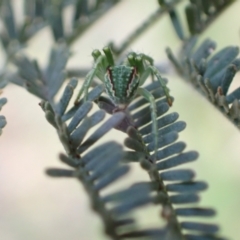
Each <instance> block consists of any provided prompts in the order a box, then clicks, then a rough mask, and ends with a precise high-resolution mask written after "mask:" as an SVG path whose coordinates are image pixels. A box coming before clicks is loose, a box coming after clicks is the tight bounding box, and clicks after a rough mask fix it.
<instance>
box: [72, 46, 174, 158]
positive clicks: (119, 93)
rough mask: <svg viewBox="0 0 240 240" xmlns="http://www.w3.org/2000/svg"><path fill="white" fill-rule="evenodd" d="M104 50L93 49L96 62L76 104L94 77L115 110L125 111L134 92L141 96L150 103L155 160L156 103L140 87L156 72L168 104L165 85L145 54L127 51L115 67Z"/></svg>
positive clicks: (85, 97)
mask: <svg viewBox="0 0 240 240" xmlns="http://www.w3.org/2000/svg"><path fill="white" fill-rule="evenodd" d="M103 53H104V54H102V53H101V52H100V51H99V50H94V51H93V52H92V56H93V58H94V62H95V64H94V67H93V68H92V69H91V70H90V72H89V73H88V74H87V76H86V79H85V81H84V83H83V86H82V88H81V90H80V91H79V93H78V96H77V99H76V102H75V103H77V102H78V100H79V99H80V97H81V96H82V94H84V100H86V99H87V95H88V89H89V87H90V86H91V82H92V80H93V78H94V77H95V76H97V77H98V78H99V79H100V80H101V81H102V82H103V84H104V86H105V91H106V93H107V94H108V96H109V97H110V99H111V101H112V102H113V104H114V105H115V106H116V111H121V110H124V109H125V108H126V107H127V106H128V105H129V103H130V102H131V101H132V100H133V99H134V98H135V97H136V95H141V96H143V97H144V98H145V99H146V100H147V101H148V102H149V103H150V110H151V118H152V135H153V139H154V159H153V160H154V161H155V160H156V152H157V149H158V136H157V132H158V127H157V112H156V103H155V99H154V97H153V95H152V94H151V93H150V92H149V91H148V90H146V89H145V88H143V87H141V86H142V85H143V84H144V83H145V81H146V79H147V78H148V77H149V75H152V76H154V75H155V76H156V78H157V81H159V83H160V85H161V87H162V88H163V91H164V93H165V95H166V98H167V101H168V104H169V105H171V104H172V100H171V97H170V95H169V91H168V88H167V87H166V84H165V82H164V81H163V79H162V77H161V75H160V73H159V71H158V70H157V68H156V67H154V66H153V59H152V58H151V57H149V56H147V55H145V54H136V53H134V52H131V53H129V54H128V56H127V59H126V61H125V62H124V64H122V65H118V66H116V65H115V64H114V59H113V54H112V52H111V50H110V48H109V47H105V48H103Z"/></svg>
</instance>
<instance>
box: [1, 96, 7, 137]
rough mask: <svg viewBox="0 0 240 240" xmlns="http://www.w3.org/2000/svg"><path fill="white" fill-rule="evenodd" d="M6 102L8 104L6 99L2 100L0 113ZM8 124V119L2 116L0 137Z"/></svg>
mask: <svg viewBox="0 0 240 240" xmlns="http://www.w3.org/2000/svg"><path fill="white" fill-rule="evenodd" d="M6 102H7V99H6V98H0V111H1V109H2V107H3V105H4V104H5V103H6ZM6 124H7V121H6V118H5V117H4V116H2V115H0V135H1V134H2V129H3V128H4V127H5V125H6Z"/></svg>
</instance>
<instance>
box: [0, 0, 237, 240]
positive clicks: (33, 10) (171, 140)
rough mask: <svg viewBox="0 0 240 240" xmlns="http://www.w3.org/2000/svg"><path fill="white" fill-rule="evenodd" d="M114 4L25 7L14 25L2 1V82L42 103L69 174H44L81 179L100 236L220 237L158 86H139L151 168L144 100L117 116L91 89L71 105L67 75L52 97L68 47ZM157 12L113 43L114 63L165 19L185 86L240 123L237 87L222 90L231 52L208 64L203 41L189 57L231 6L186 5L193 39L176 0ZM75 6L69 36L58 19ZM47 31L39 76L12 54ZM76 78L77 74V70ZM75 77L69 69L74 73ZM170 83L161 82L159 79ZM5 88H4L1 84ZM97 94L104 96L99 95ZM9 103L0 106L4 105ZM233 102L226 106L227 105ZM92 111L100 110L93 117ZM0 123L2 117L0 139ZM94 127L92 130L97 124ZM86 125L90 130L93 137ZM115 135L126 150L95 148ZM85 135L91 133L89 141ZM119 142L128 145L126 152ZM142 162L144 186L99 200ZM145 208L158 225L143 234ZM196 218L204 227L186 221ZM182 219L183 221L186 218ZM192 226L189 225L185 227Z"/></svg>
mask: <svg viewBox="0 0 240 240" xmlns="http://www.w3.org/2000/svg"><path fill="white" fill-rule="evenodd" d="M118 2H119V1H117V0H96V1H93V4H90V5H89V4H88V1H86V0H76V1H72V0H60V1H54V0H33V1H30V0H25V1H24V4H25V5H24V6H25V10H24V16H25V17H24V22H23V23H20V24H16V20H15V17H14V12H13V7H12V2H11V1H7V0H2V1H0V11H1V12H2V14H1V18H2V21H3V25H4V27H5V28H4V30H3V31H2V32H1V33H0V38H1V42H2V45H3V48H4V50H5V53H6V56H7V57H6V63H5V65H6V66H7V65H8V63H10V62H11V63H12V64H14V65H15V67H16V69H17V70H16V71H15V72H14V71H12V70H10V69H8V68H6V69H3V70H2V73H1V79H0V80H1V81H2V79H4V80H5V79H7V80H8V81H10V82H12V83H15V84H17V85H19V86H22V87H25V88H26V89H27V90H28V91H29V92H31V93H32V94H34V95H35V96H37V97H39V98H40V99H41V100H42V101H41V103H40V106H41V107H42V109H43V111H44V114H45V117H46V119H47V121H48V122H49V123H50V124H51V125H52V126H53V127H54V128H55V129H56V132H57V134H58V137H59V140H60V141H61V143H62V145H63V147H64V149H65V153H64V154H61V155H60V160H61V161H62V162H63V163H64V164H66V165H68V168H61V169H60V168H49V169H48V170H47V174H48V175H50V176H52V177H68V178H69V177H71V178H75V179H77V180H79V181H80V182H81V183H82V184H83V186H84V188H85V189H86V192H87V194H88V195H89V198H90V201H91V206H92V209H93V210H94V211H95V212H96V213H97V214H99V215H100V217H101V218H102V221H103V224H104V228H105V233H106V234H107V235H108V236H109V237H111V238H112V239H149V240H151V239H154V240H156V239H163V240H221V239H223V238H221V237H219V236H218V226H217V225H215V224H210V223H205V222H204V220H206V222H207V218H208V217H212V216H214V215H215V211H214V210H213V209H211V208H202V207H192V205H191V204H193V203H197V202H198V201H199V196H198V193H199V192H200V191H203V190H205V189H206V188H207V184H206V183H205V182H204V181H195V180H194V177H195V173H194V172H193V171H192V170H190V169H187V168H181V169H180V168H178V166H180V165H182V164H184V163H188V162H192V161H195V160H196V159H197V157H198V153H197V152H196V151H187V152H185V151H184V149H185V146H186V144H185V143H184V142H180V141H177V139H178V133H179V132H180V131H182V130H183V129H184V128H185V126H186V124H185V123H184V122H183V121H177V120H178V113H167V112H168V110H169V106H168V104H167V103H166V99H165V97H164V92H163V89H162V88H161V86H160V85H159V84H158V82H155V81H153V82H152V83H151V84H149V85H147V86H146V89H147V90H148V91H150V92H151V93H152V94H153V96H154V98H155V101H156V105H157V124H158V132H157V135H158V138H159V139H158V151H157V156H156V159H157V161H156V162H153V161H152V160H151V159H152V152H153V151H154V140H153V138H154V136H152V130H151V129H152V121H151V112H150V108H149V105H148V103H147V102H146V100H145V99H143V98H142V97H136V99H135V100H134V101H133V102H132V103H131V104H130V105H129V106H128V107H127V109H125V110H124V111H119V112H117V113H115V111H114V109H115V106H114V105H113V103H112V102H111V101H110V100H109V99H108V98H107V97H106V96H105V95H104V94H103V92H104V87H103V86H102V85H98V84H96V83H95V85H96V86H95V88H93V89H92V90H91V91H90V92H89V94H88V99H87V101H84V100H80V102H79V103H78V104H77V105H74V106H71V105H70V100H71V99H72V97H73V93H74V89H75V88H76V86H77V79H75V78H72V79H71V80H70V81H69V83H68V84H67V86H66V87H65V89H64V92H63V94H62V96H61V98H60V100H59V101H57V102H56V101H55V97H56V93H57V92H58V91H59V90H60V88H61V87H62V85H63V83H64V81H65V80H66V78H67V75H66V72H67V70H66V63H67V59H68V57H69V50H68V47H67V46H69V45H70V44H71V43H73V42H74V41H75V40H76V39H77V38H78V37H79V36H80V35H81V34H82V33H84V31H85V30H86V29H87V28H88V27H89V26H91V25H92V24H93V23H94V22H95V21H96V20H97V19H98V18H99V17H100V16H102V15H103V14H105V13H106V11H107V10H109V9H111V7H113V6H114V5H115V4H117V3H118ZM158 2H159V5H160V8H159V9H157V11H156V12H154V13H153V14H152V15H151V16H149V17H148V18H147V20H146V21H145V23H144V24H141V26H140V27H139V28H138V29H137V31H136V32H135V33H132V34H131V35H130V36H129V37H128V38H127V39H126V41H124V42H123V43H122V44H121V45H120V46H119V47H116V46H115V45H114V44H113V43H112V44H110V45H111V46H112V50H113V52H114V53H115V54H116V56H117V58H118V59H117V60H119V58H120V56H121V54H122V53H123V52H124V51H125V50H126V49H127V48H128V46H129V45H130V44H131V43H132V42H133V41H134V40H135V39H137V38H138V37H139V36H140V34H142V33H143V32H144V31H145V30H146V29H148V28H149V26H151V25H152V23H154V22H155V21H156V20H157V19H158V18H159V17H161V16H162V15H163V14H164V13H167V14H169V16H170V19H171V21H172V23H173V26H174V28H175V30H176V33H177V35H178V37H179V39H180V40H181V41H183V43H184V48H183V50H182V52H181V54H180V56H179V57H177V58H176V57H175V56H174V55H173V53H172V52H171V50H170V49H168V51H167V52H168V56H169V58H170V60H171V61H172V62H173V64H174V65H175V67H176V69H177V71H178V72H179V73H180V74H181V75H182V76H183V77H184V79H186V80H188V81H190V82H192V83H193V84H194V86H196V87H197V88H198V89H199V90H200V89H201V91H202V92H203V93H205V94H206V96H208V98H209V99H210V100H211V101H212V102H213V103H214V104H215V105H216V106H217V107H218V108H220V109H221V110H222V111H223V112H225V114H226V115H227V116H229V117H230V118H231V119H232V120H233V121H234V122H235V123H236V124H237V125H239V120H240V117H239V116H240V115H239V101H238V100H239V97H240V93H239V89H237V90H236V91H234V92H232V93H230V94H228V93H227V92H228V88H229V86H230V83H231V81H232V79H233V77H234V74H235V73H236V71H237V70H238V69H239V67H240V66H239V65H240V63H239V59H236V56H237V54H238V49H237V48H235V47H228V48H225V49H223V50H222V51H220V52H219V53H217V54H216V55H214V56H213V57H212V58H210V59H208V58H209V56H210V54H211V52H212V50H213V49H214V48H215V43H214V42H213V41H211V40H206V41H205V42H204V43H203V44H202V45H201V46H200V47H199V48H198V49H197V50H194V45H195V43H196V38H195V37H194V36H193V35H195V34H196V33H200V32H202V31H203V30H204V29H205V28H206V27H207V26H208V25H209V23H210V22H211V21H212V20H213V19H215V18H216V17H217V16H218V15H219V13H220V12H221V11H222V10H223V9H225V8H226V6H228V5H229V4H230V3H231V2H232V1H230V0H219V1H218V0H214V1H213V0H212V1H204V0H202V1H201V0H199V1H190V3H188V2H187V5H186V17H187V21H188V26H189V31H190V35H191V37H190V38H186V34H185V33H184V31H183V28H182V25H181V23H180V21H179V18H178V14H177V11H176V8H175V6H176V4H178V3H179V2H181V1H178V0H173V1H164V0H159V1H158ZM69 6H71V7H73V8H74V9H75V12H74V14H73V15H72V23H71V29H70V31H66V29H64V27H63V26H64V24H63V22H64V18H63V12H64V10H65V9H66V7H69ZM46 25H48V26H50V28H51V30H52V33H53V37H54V40H55V41H56V42H60V41H62V42H64V43H61V44H60V43H58V44H56V45H55V47H53V49H52V52H51V54H50V57H49V62H48V65H47V67H46V68H45V69H40V67H39V65H38V63H37V61H35V60H30V59H29V58H28V57H27V56H26V55H23V54H22V53H21V52H20V51H19V50H20V49H22V48H23V47H25V44H26V42H27V41H28V40H29V39H30V38H31V37H32V36H34V35H35V34H36V32H37V31H39V30H40V29H42V28H43V27H44V26H46ZM77 72H82V71H81V69H78V71H77ZM72 73H74V72H72ZM165 81H167V79H165ZM6 82H7V81H4V84H5V83H6ZM102 94H103V95H102ZM5 102H6V99H5V98H2V99H0V109H1V106H2V105H3V104H4V103H5ZM231 104H232V105H231ZM93 105H97V106H98V107H99V108H100V109H99V110H95V111H93V110H92V107H93ZM106 113H109V114H110V115H111V116H110V117H109V118H108V119H107V120H106V119H105V115H106ZM5 123H6V121H5V118H4V117H2V116H0V133H1V128H2V127H4V125H5ZM98 124H99V125H98ZM93 127H96V129H94V130H93ZM113 128H115V129H117V130H120V131H122V132H124V133H126V139H125V141H124V144H121V143H116V142H114V141H110V142H107V143H104V144H101V145H97V144H96V143H97V141H99V140H100V139H101V138H102V136H104V135H105V134H106V133H108V132H109V131H111V130H112V129H113ZM89 131H92V133H91V134H90V135H89V136H88V135H87V134H88V133H89ZM124 145H125V148H124ZM129 163H135V164H140V166H141V167H142V168H143V169H144V171H146V172H147V173H148V175H149V181H145V182H136V183H135V184H133V185H132V186H130V187H127V188H125V189H123V190H121V191H116V192H111V193H108V194H105V195H104V194H103V193H102V192H103V190H104V189H106V188H107V187H108V186H110V185H112V184H113V183H114V182H116V181H120V178H121V177H123V176H126V174H127V173H128V172H129V170H130V164H129ZM175 168H176V169H175ZM145 204H152V205H161V206H162V211H161V218H162V219H163V220H164V221H165V225H164V227H156V228H147V229H142V228H140V227H139V226H138V225H137V219H136V218H135V217H134V214H133V210H135V209H137V208H139V209H138V210H139V211H140V210H141V208H140V207H141V206H143V205H145ZM179 217H183V218H184V220H179ZM191 217H192V218H194V219H195V218H196V217H201V218H202V219H203V220H202V221H201V222H198V221H195V220H191ZM186 219H187V220H186ZM189 219H190V220H189Z"/></svg>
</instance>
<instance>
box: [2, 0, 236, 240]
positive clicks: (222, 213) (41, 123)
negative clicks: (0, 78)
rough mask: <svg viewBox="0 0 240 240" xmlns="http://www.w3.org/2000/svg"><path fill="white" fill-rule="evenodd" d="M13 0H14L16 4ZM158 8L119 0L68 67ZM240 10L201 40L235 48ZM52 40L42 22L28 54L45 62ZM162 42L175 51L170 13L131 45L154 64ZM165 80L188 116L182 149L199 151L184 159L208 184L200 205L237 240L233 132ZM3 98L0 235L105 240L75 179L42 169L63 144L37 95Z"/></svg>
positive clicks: (9, 91)
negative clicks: (190, 160) (214, 212)
mask: <svg viewBox="0 0 240 240" xmlns="http://www.w3.org/2000/svg"><path fill="white" fill-rule="evenodd" d="M19 2H20V1H19ZM19 2H18V1H16V6H17V4H19V5H20V3H19ZM156 7H157V2H156V1H155V0H149V1H144V0H128V1H126V0H125V1H122V2H121V3H120V4H119V5H118V6H116V7H115V8H114V9H112V10H111V11H110V12H109V13H107V14H106V15H105V16H103V17H102V18H101V19H100V20H99V21H98V22H97V23H96V24H94V26H93V27H91V28H90V29H89V30H88V31H87V32H86V33H85V34H84V35H83V36H82V37H81V38H80V39H79V41H77V42H76V43H75V44H74V45H73V47H72V48H71V51H72V53H73V56H72V58H70V60H69V62H68V66H69V67H74V66H79V65H81V66H83V67H84V66H86V67H89V66H91V63H92V58H91V55H90V54H91V51H92V50H93V49H95V48H98V49H102V47H103V46H105V45H106V44H107V43H108V42H109V40H113V41H114V43H116V44H120V43H121V42H122V41H123V40H124V39H125V38H126V37H127V36H128V34H129V33H130V32H132V31H133V30H134V29H135V27H137V26H138V25H139V24H140V23H141V22H142V21H143V20H144V19H146V17H147V16H148V15H149V14H150V13H151V12H153V11H154V9H156ZM16 8H18V7H16ZM239 10H240V2H239V1H236V2H235V3H234V4H233V5H232V6H231V7H230V8H229V9H227V10H226V11H225V12H224V13H223V14H222V15H221V16H220V17H219V18H218V19H217V20H216V21H215V22H214V23H213V24H212V25H211V26H210V27H209V28H208V29H207V30H206V31H205V32H204V33H203V34H202V35H201V38H200V39H205V38H206V37H210V38H211V39H213V40H214V41H216V42H217V49H221V48H222V47H224V46H227V45H238V46H239V27H240V25H239ZM66 14H68V13H67V12H66ZM182 18H183V16H182ZM52 43H53V41H52V36H51V33H50V30H49V29H48V28H44V29H43V30H42V31H40V32H39V33H38V34H36V36H34V38H33V39H31V40H30V42H29V46H28V47H27V53H28V54H29V56H31V57H34V58H37V59H38V60H39V61H40V63H41V64H42V65H44V64H46V59H47V57H48V53H49V51H50V47H51V46H52ZM166 46H170V47H171V48H172V49H174V50H175V51H177V49H178V48H179V41H178V39H177V37H176V36H175V32H174V30H173V28H172V26H171V24H170V21H169V19H168V16H164V19H162V20H160V21H158V22H157V23H156V24H154V25H153V26H152V27H151V28H150V29H149V30H148V31H146V32H145V33H144V34H143V35H142V36H141V37H140V38H139V39H138V40H137V41H135V42H134V43H133V44H132V45H131V49H132V50H134V51H137V52H144V53H146V54H149V55H150V56H152V57H153V58H154V59H155V61H156V63H163V64H166V66H168V64H167V57H166V54H165V52H164V51H165V48H166ZM237 78H239V74H238V76H237ZM168 79H169V88H170V89H171V94H172V95H173V96H174V98H175V101H174V106H173V109H172V110H173V111H174V110H175V111H177V112H178V113H179V114H180V119H181V120H184V121H186V122H187V129H186V130H185V131H183V132H182V133H181V134H180V138H181V139H182V140H184V141H185V142H186V143H187V145H188V147H187V149H188V150H189V149H195V150H197V151H199V152H200V157H199V160H198V161H197V162H194V163H190V164H188V165H189V167H190V168H193V169H195V170H196V173H197V179H200V180H205V181H207V182H208V184H209V186H210V187H209V190H208V191H206V192H204V193H202V194H201V198H202V200H203V201H202V202H201V205H202V206H209V207H214V208H215V209H216V210H217V212H218V214H217V216H216V218H215V219H214V222H217V223H219V224H220V226H221V234H222V235H223V236H228V237H229V238H230V239H234V240H235V239H236V240H237V239H238V238H239V223H240V217H239V216H240V207H239V202H240V188H239V184H240V170H239V169H240V157H239V156H240V148H239V141H240V135H239V131H238V129H237V128H235V127H234V126H233V125H232V124H231V123H230V122H229V121H227V120H226V119H225V118H224V117H223V116H222V115H221V114H220V113H219V112H218V111H217V110H215V109H214V108H213V107H212V106H211V105H210V104H208V102H207V101H206V100H205V99H204V98H203V97H201V96H200V95H199V94H198V93H197V92H196V91H195V90H194V89H193V88H192V87H191V86H189V85H187V84H186V83H184V82H183V81H181V80H180V79H179V77H178V76H176V75H175V74H174V73H172V74H170V75H168ZM239 80H240V79H236V81H234V83H235V84H236V86H239V84H240V82H239ZM232 88H234V86H232ZM3 96H4V97H7V98H8V104H7V105H6V106H4V108H3V109H2V111H1V114H4V115H5V116H6V117H7V122H8V125H7V127H6V128H5V129H4V130H3V135H2V136H1V138H0V154H1V155H0V158H1V161H0V182H1V184H0V202H1V208H0V236H1V239H6V240H8V239H9V240H15V239H18V240H21V239H24V240H26V239H36V240H37V239H39V240H40V239H52V238H56V239H59V240H65V239H72V240H74V239H79V233H81V239H82V240H89V239H107V238H106V236H105V235H102V225H101V221H100V219H99V218H98V216H96V215H95V213H93V212H92V211H91V209H90V208H89V202H88V198H87V196H86V195H85V193H84V191H83V189H81V187H79V183H78V182H75V181H69V180H65V179H64V180H61V181H59V180H51V179H49V178H48V177H46V176H45V175H44V174H43V169H45V168H46V166H49V165H53V166H56V165H58V164H59V163H58V161H57V153H58V152H60V151H62V146H61V145H60V143H59V141H58V139H57V136H56V133H55V130H54V129H53V128H52V127H51V126H50V125H49V124H47V123H46V121H45V119H44V118H43V114H42V111H41V110H40V109H39V106H38V103H39V99H37V98H36V97H34V96H32V95H30V94H28V93H26V92H25V90H24V89H22V88H19V87H17V86H13V85H11V86H8V87H7V88H6V89H5V90H4V93H3ZM116 134H117V138H118V139H120V137H122V139H123V138H124V137H123V135H122V134H121V133H119V132H117V133H110V134H108V135H107V136H106V137H104V139H103V140H102V141H106V140H107V139H112V137H113V136H114V137H115V136H116ZM59 166H60V164H59ZM147 178H148V176H146V174H145V173H144V172H143V171H141V169H140V168H139V169H138V168H137V167H135V169H134V175H132V177H131V178H129V179H124V180H122V181H121V183H119V184H118V186H115V188H116V189H117V188H121V187H122V186H123V185H124V184H125V183H130V182H131V181H135V180H136V179H147ZM79 190H80V191H79ZM146 210H147V211H148V213H147V214H146V215H145V218H146V220H149V219H152V221H153V222H154V221H156V219H155V220H154V217H153V216H154V213H155V209H146ZM145 224H149V225H151V223H149V222H147V223H145ZM100 236H101V237H100Z"/></svg>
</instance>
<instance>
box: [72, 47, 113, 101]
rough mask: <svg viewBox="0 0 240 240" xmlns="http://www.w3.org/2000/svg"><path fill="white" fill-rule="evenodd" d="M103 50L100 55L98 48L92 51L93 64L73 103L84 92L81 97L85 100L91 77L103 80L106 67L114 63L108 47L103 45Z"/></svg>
mask: <svg viewBox="0 0 240 240" xmlns="http://www.w3.org/2000/svg"><path fill="white" fill-rule="evenodd" d="M103 52H104V54H105V55H102V54H101V52H100V51H99V50H94V51H93V52H92V56H93V58H94V61H95V64H94V66H93V68H92V70H90V72H89V73H88V74H87V76H86V78H85V80H84V83H83V85H82V87H81V89H80V91H79V93H78V95H77V98H76V100H75V105H76V104H78V102H79V99H80V98H81V96H82V94H84V97H83V98H84V101H86V100H87V96H88V89H89V87H90V86H91V84H92V81H93V78H94V77H95V76H97V77H98V78H99V79H100V80H101V81H102V82H103V81H104V74H105V70H106V68H107V67H108V66H112V65H114V60H113V55H112V52H111V50H110V48H109V47H104V48H103Z"/></svg>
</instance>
